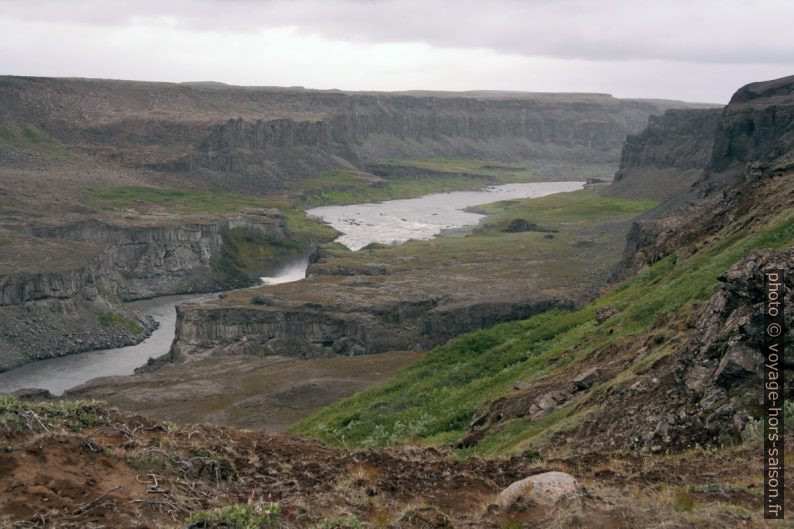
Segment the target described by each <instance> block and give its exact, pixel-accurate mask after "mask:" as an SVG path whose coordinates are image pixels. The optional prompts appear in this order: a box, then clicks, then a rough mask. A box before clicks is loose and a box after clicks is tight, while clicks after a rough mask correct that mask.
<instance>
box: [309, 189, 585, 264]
mask: <svg viewBox="0 0 794 529" xmlns="http://www.w3.org/2000/svg"><path fill="white" fill-rule="evenodd" d="M583 185H584V183H583V182H535V183H526V184H506V185H500V186H493V187H489V188H486V189H483V190H481V191H456V192H453V193H435V194H432V195H425V196H422V197H419V198H410V199H403V200H389V201H387V202H380V203H368V204H352V205H349V206H323V207H319V208H312V209H310V210H308V211H307V213H308V214H309V215H312V216H313V217H317V218H319V219H322V220H323V221H325V222H327V223H328V224H330V225H331V226H333V227H334V228H335V229H336V230H337V231H339V232H341V233H342V235H341V236H340V237H339V238H337V239H336V240H337V242H340V243H342V244H344V245H345V246H347V247H348V248H350V249H351V250H359V249H361V248H363V247H364V246H366V245H368V244H370V243H373V242H377V243H382V244H398V243H402V242H405V241H407V240H409V239H432V238H433V237H435V236H437V235H438V234H439V233H441V232H442V231H444V230H448V229H453V228H461V227H464V226H471V225H474V224H477V223H478V222H479V221H480V219H481V218H482V217H483V215H480V214H478V213H472V212H470V211H465V209H466V208H468V207H470V206H476V205H479V204H488V203H491V202H498V201H500V200H510V199H516V198H535V197H542V196H546V195H551V194H554V193H563V192H568V191H576V190H578V189H582V186H583Z"/></svg>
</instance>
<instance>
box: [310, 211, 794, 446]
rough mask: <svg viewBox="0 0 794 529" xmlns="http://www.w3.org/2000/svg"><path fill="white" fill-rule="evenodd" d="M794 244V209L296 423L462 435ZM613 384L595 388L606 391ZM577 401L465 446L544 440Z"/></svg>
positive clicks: (389, 433)
mask: <svg viewBox="0 0 794 529" xmlns="http://www.w3.org/2000/svg"><path fill="white" fill-rule="evenodd" d="M516 207H522V206H516ZM551 211H552V210H551V208H549V209H547V212H551ZM527 216H530V215H527ZM540 218H542V215H539V216H538V220H540ZM740 220H741V219H740ZM792 243H794V212H791V211H787V212H784V213H782V214H780V215H778V216H777V217H775V218H771V219H769V221H768V223H767V224H766V225H765V226H764V227H763V228H762V229H760V230H758V231H755V232H753V233H745V234H743V235H741V236H736V235H735V236H732V237H728V238H724V239H721V240H718V241H717V242H714V243H712V244H711V245H710V246H708V247H705V248H703V249H702V250H701V251H699V252H698V253H697V254H696V255H695V256H693V257H691V258H690V259H688V260H686V261H684V262H682V263H680V264H676V262H675V260H674V259H673V257H672V256H671V257H668V258H666V259H663V260H662V261H660V262H658V263H656V264H655V265H654V266H653V267H652V268H651V269H649V270H647V271H646V272H644V273H642V274H640V275H639V276H637V277H635V278H633V279H631V280H629V281H627V282H625V283H623V284H622V285H620V286H619V287H618V288H617V289H615V290H614V291H612V292H610V293H608V294H606V295H604V296H603V297H601V298H600V299H598V300H596V301H595V302H594V303H592V304H590V305H588V306H586V307H584V308H582V309H580V310H577V311H575V312H570V313H563V312H557V311H553V312H547V313H544V314H540V315H538V316H535V317H533V318H530V319H528V320H525V321H519V322H513V323H508V324H504V325H500V326H498V327H495V328H492V329H489V330H484V331H480V332H475V333H471V334H468V335H464V336H461V337H459V338H457V339H455V340H452V341H451V342H450V343H448V344H446V345H444V346H441V347H438V348H436V349H434V350H432V351H431V352H429V353H428V354H427V356H426V357H425V359H423V360H421V361H419V362H417V363H416V364H413V365H411V366H409V367H407V368H405V369H404V370H402V371H401V372H400V373H399V374H398V375H397V376H396V377H395V378H394V379H392V380H391V381H390V382H388V383H386V384H385V385H383V386H381V387H378V388H375V389H371V390H368V391H365V392H363V393H360V394H357V395H355V396H353V397H350V398H348V399H345V400H343V401H340V402H338V403H336V404H334V405H332V406H329V407H328V408H326V409H324V410H322V411H320V412H318V413H317V414H315V415H314V416H312V417H310V418H308V419H306V420H304V421H302V422H301V423H299V424H298V425H297V426H296V427H295V428H294V431H295V432H296V433H301V434H309V435H315V436H318V437H320V438H322V439H324V440H326V441H329V442H336V443H340V442H341V443H344V444H349V445H365V446H378V445H385V444H389V443H393V442H398V441H405V440H415V441H420V442H424V443H430V444H442V443H447V442H452V441H457V440H459V439H460V438H461V437H462V436H463V435H465V433H466V432H467V427H468V423H469V421H470V419H471V417H472V415H473V414H474V412H475V411H476V410H477V409H478V408H480V407H481V406H482V405H483V404H485V403H486V402H488V401H490V400H492V399H494V398H496V397H498V396H500V395H503V394H505V393H506V392H507V391H508V389H509V388H510V386H511V385H512V384H513V383H514V382H515V381H518V380H525V381H532V380H535V379H538V378H539V377H541V376H544V375H547V374H550V373H552V372H553V371H554V370H557V369H559V368H561V367H562V366H565V365H567V364H569V363H570V362H576V361H577V360H580V359H582V358H585V357H587V356H588V355H590V354H593V353H594V352H596V351H599V350H602V349H603V348H604V347H606V346H607V345H609V344H615V343H621V342H623V343H625V342H630V341H631V340H632V339H633V338H634V337H636V336H637V335H638V334H639V333H641V332H643V331H645V330H647V329H648V327H649V326H650V325H652V324H653V323H654V322H655V321H659V320H661V319H663V318H664V317H665V315H667V314H669V313H671V312H674V311H687V310H689V308H690V307H691V305H692V303H693V302H695V301H697V300H702V299H705V298H707V297H708V296H709V295H710V293H711V292H712V289H713V287H714V285H715V282H716V279H717V277H718V276H719V274H721V273H722V272H724V271H725V270H726V269H728V268H729V267H730V266H731V265H732V264H733V263H735V262H736V261H737V260H739V259H740V258H741V257H742V256H744V255H746V254H747V253H748V252H750V251H751V250H753V249H755V248H761V247H772V248H785V247H788V246H790V245H791V244H792ZM602 306H610V307H613V308H615V309H618V310H619V311H620V312H619V314H617V315H616V316H615V317H613V318H611V319H609V320H608V321H607V322H605V323H604V324H602V325H600V326H596V321H595V314H596V311H597V309H598V308H599V307H602ZM610 333H612V334H610ZM668 352H669V351H666V350H665V349H664V345H660V346H659V348H658V349H657V350H655V351H652V352H651V353H650V354H649V355H646V356H644V357H642V358H640V359H638V360H637V361H636V362H635V363H634V365H632V366H631V367H630V368H629V369H628V370H627V371H626V372H625V373H622V374H621V375H620V378H622V379H625V377H631V376H634V374H636V373H638V372H641V371H642V370H643V369H644V368H647V366H648V365H650V363H652V362H653V361H655V360H656V359H658V358H659V357H661V356H662V355H664V354H667V353H668ZM609 383H610V382H609V381H607V382H605V383H604V384H602V385H597V386H595V387H594V388H592V389H591V392H593V391H603V390H604V389H605V386H604V385H605V384H609ZM577 402H581V401H579V400H574V401H571V402H569V403H568V404H566V405H564V406H562V407H561V408H560V409H558V410H557V411H555V412H554V413H552V414H550V415H547V416H546V417H544V418H543V419H541V420H539V421H535V422H530V421H529V420H528V419H517V420H514V421H512V422H510V423H508V424H507V425H506V426H505V427H504V428H503V429H500V430H499V431H498V432H495V433H492V434H490V435H489V436H488V437H486V438H485V439H483V440H482V441H480V442H479V443H478V444H477V445H476V446H475V447H474V448H472V449H467V450H464V452H466V451H476V452H478V453H485V454H500V453H506V452H511V451H514V450H518V449H523V448H526V447H527V446H529V445H532V444H533V441H534V443H535V444H538V443H542V442H543V439H544V438H546V436H547V435H548V434H549V433H550V432H552V431H556V430H559V429H565V428H566V427H571V426H574V425H575V424H577V422H579V421H580V420H581V419H583V418H584V416H585V414H587V413H588V410H587V409H575V406H576V403H577Z"/></svg>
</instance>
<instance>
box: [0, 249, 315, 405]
mask: <svg viewBox="0 0 794 529" xmlns="http://www.w3.org/2000/svg"><path fill="white" fill-rule="evenodd" d="M307 265H308V259H306V258H304V259H301V260H299V261H296V262H293V263H290V264H288V265H286V266H285V267H283V268H282V269H281V270H279V271H278V272H277V273H275V274H274V275H273V276H272V277H263V278H262V284H266V285H275V284H278V283H288V282H291V281H298V280H300V279H303V278H304V277H306V266H307ZM217 297H218V295H217V294H187V295H181V296H162V297H158V298H153V299H144V300H140V301H133V302H131V303H129V304H128V306H129V307H131V308H133V309H135V310H137V311H138V312H142V313H144V314H150V315H151V316H152V317H153V318H154V319H155V320H157V322H158V323H159V324H160V326H159V327H158V328H157V329H155V331H154V332H153V333H152V335H151V336H150V337H149V338H147V339H146V340H144V341H142V342H141V343H139V344H137V345H130V346H127V347H118V348H116V349H101V350H98V351H89V352H87V353H79V354H74V355H68V356H62V357H59V358H50V359H48V360H40V361H38V362H33V363H32V364H27V365H24V366H22V367H18V368H16V369H12V370H10V371H6V372H5V373H0V393H4V392H11V391H16V390H18V389H20V388H42V389H46V390H49V391H50V393H52V394H53V395H60V394H62V393H63V392H64V391H66V390H67V389H69V388H72V387H74V386H79V385H80V384H82V383H83V382H87V381H89V380H91V379H92V378H96V377H106V376H113V375H130V374H132V372H133V371H134V370H135V368H136V367H140V366H142V365H144V364H145V363H146V362H147V361H148V360H149V358H154V357H158V356H160V355H163V354H165V353H167V352H168V350H169V349H170V348H171V342H172V341H173V340H174V331H175V329H176V306H177V305H179V304H182V303H200V302H202V301H208V300H211V299H215V298H217Z"/></svg>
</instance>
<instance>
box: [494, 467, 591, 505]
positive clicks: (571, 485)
mask: <svg viewBox="0 0 794 529" xmlns="http://www.w3.org/2000/svg"><path fill="white" fill-rule="evenodd" d="M579 488H580V485H579V482H578V481H577V480H576V478H574V477H573V476H571V475H570V474H566V473H565V472H556V471H555V472H544V473H542V474H535V475H534V476H529V477H528V478H524V479H522V480H520V481H516V482H514V483H512V484H510V485H509V486H508V487H507V488H506V489H504V490H503V491H502V492H500V493H499V495H498V496H497V498H496V504H497V505H498V506H499V507H500V508H502V509H507V508H509V507H510V506H512V505H513V504H515V503H516V502H517V501H518V500H519V499H523V500H524V501H528V502H530V503H535V504H538V505H546V506H549V505H554V504H555V503H557V502H558V501H560V500H561V499H562V498H564V497H565V496H569V495H574V494H576V492H577V491H578V490H579Z"/></svg>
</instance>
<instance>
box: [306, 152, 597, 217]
mask: <svg viewBox="0 0 794 529" xmlns="http://www.w3.org/2000/svg"><path fill="white" fill-rule="evenodd" d="M383 165H384V166H393V167H394V172H395V174H393V175H390V176H388V177H385V178H384V179H375V180H373V178H372V176H371V175H368V174H366V173H361V172H360V171H356V170H353V169H335V170H332V171H328V172H326V173H325V174H323V175H322V176H321V177H317V178H310V179H307V180H301V181H299V182H296V183H295V184H294V185H293V187H292V191H293V192H294V193H296V194H298V195H299V197H298V200H299V201H301V202H303V203H305V204H306V205H307V206H308V207H314V206H322V205H328V204H337V205H339V204H355V203H360V202H374V201H380V200H393V199H398V198H413V197H418V196H422V195H426V194H429V193H443V192H449V191H466V190H475V189H482V188H483V187H486V186H489V185H498V184H507V183H514V182H540V181H549V180H563V179H564V180H584V179H585V178H586V177H588V176H593V171H596V172H598V170H597V169H593V168H587V170H584V169H581V170H580V171H577V170H574V169H572V170H571V171H570V172H567V173H566V175H565V176H561V175H559V174H557V173H550V174H548V175H546V176H540V175H539V174H538V172H537V171H535V170H533V169H532V168H530V167H527V166H525V165H520V164H516V165H511V164H504V163H499V162H489V161H485V160H462V159H426V160H392V161H389V162H386V163H384V164H383ZM582 171H584V172H582ZM412 172H415V173H416V174H411V173H412ZM598 176H607V175H606V174H604V175H601V174H600V173H598Z"/></svg>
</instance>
